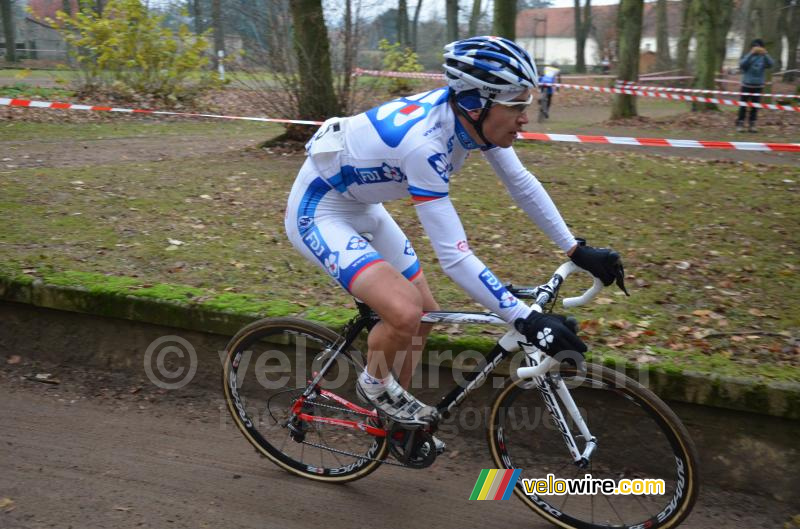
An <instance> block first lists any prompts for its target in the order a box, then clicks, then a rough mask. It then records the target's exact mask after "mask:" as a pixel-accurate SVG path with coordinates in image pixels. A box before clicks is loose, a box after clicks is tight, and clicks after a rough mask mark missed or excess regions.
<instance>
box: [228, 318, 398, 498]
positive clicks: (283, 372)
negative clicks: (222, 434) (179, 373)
mask: <svg viewBox="0 0 800 529" xmlns="http://www.w3.org/2000/svg"><path fill="white" fill-rule="evenodd" d="M340 340H341V337H340V336H339V335H338V334H336V333H335V332H333V331H331V330H330V329H327V328H325V327H322V326H320V325H316V324H314V323H311V322H308V321H304V320H299V319H295V318H267V319H264V320H259V321H257V322H254V323H252V324H250V325H248V326H247V327H245V328H244V329H242V330H241V331H239V333H237V334H236V336H234V337H233V338H232V339H231V341H230V343H228V346H227V348H226V350H225V358H224V361H223V370H222V371H223V373H222V377H223V387H224V393H225V400H226V402H227V405H228V410H229V411H230V413H231V416H232V417H233V420H234V422H235V423H236V426H237V427H238V428H239V430H241V432H242V434H244V436H245V437H246V438H247V440H248V441H249V442H250V443H251V444H252V445H253V446H254V447H255V448H256V450H257V451H258V452H259V453H260V454H262V455H264V456H265V457H267V458H268V459H270V460H271V461H272V462H274V463H275V464H277V465H278V466H280V467H282V468H284V469H286V470H288V471H289V472H291V473H293V474H297V475H299V476H303V477H306V478H310V479H314V480H317V481H328V482H345V481H352V480H355V479H359V478H362V477H364V476H366V475H367V474H369V473H371V472H373V471H374V470H375V469H377V468H378V466H379V465H380V464H381V460H382V459H383V458H384V457H386V453H387V450H388V443H387V438H386V437H375V436H372V435H370V434H369V433H367V432H366V431H362V430H358V429H354V428H348V427H345V426H343V425H342V422H343V421H347V422H350V423H352V422H357V423H362V424H363V423H364V422H365V421H368V420H369V419H370V417H368V416H367V415H365V414H363V413H359V412H357V411H353V410H351V409H349V408H347V407H346V405H345V404H344V403H343V400H342V399H344V400H346V401H350V402H352V403H357V402H358V401H357V400H356V395H355V381H356V379H357V377H358V375H359V373H360V372H361V370H362V369H363V366H364V362H363V357H362V355H361V353H360V352H359V351H357V350H356V349H353V348H350V349H346V350H344V351H342V352H341V353H340V354H339V355H338V356H337V357H336V359H335V360H334V362H333V364H332V365H331V366H330V367H329V369H328V370H327V371H326V372H325V373H324V376H323V378H322V380H321V381H320V382H319V384H318V389H319V390H320V391H316V392H315V393H314V396H313V399H310V400H307V401H305V402H306V404H304V405H303V408H302V410H301V411H302V413H303V414H304V416H306V417H312V418H313V419H315V420H298V419H297V414H296V413H293V411H292V407H293V406H294V405H295V403H296V402H297V401H298V398H300V397H301V396H302V395H303V392H304V391H305V390H306V388H307V387H308V386H309V383H310V381H311V380H312V379H313V378H314V375H315V374H316V373H317V372H319V371H320V370H321V368H322V367H323V366H324V365H325V364H326V363H327V360H328V359H329V358H330V356H331V353H332V350H333V347H334V346H335V345H336V344H337V342H340ZM322 390H324V391H322ZM325 392H331V393H332V394H333V395H332V394H331V393H325ZM370 425H372V426H379V423H377V422H374V420H373V422H370Z"/></svg>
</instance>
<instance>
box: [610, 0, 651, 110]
mask: <svg viewBox="0 0 800 529" xmlns="http://www.w3.org/2000/svg"><path fill="white" fill-rule="evenodd" d="M643 12H644V0H621V1H620V4H619V8H618V11H617V35H618V36H619V37H618V39H619V42H618V44H617V48H618V58H619V64H618V67H617V68H618V71H619V73H618V75H617V77H618V78H619V79H621V80H623V81H636V80H637V79H638V77H639V54H640V53H639V49H640V47H641V42H642V14H643ZM636 115H637V112H636V96H630V95H622V94H619V95H616V96H614V105H613V107H612V108H611V119H619V118H629V117H633V116H636Z"/></svg>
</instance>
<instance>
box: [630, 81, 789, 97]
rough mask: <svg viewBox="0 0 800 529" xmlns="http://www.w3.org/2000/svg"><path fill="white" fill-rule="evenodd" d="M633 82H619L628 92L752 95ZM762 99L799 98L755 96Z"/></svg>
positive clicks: (772, 95) (767, 95)
mask: <svg viewBox="0 0 800 529" xmlns="http://www.w3.org/2000/svg"><path fill="white" fill-rule="evenodd" d="M632 82H633V81H621V82H620V85H622V86H624V88H626V89H628V90H649V91H656V92H680V93H682V94H719V95H728V96H740V95H754V94H752V93H751V92H727V91H725V90H706V89H705V88H674V87H671V86H640V85H635V84H629V83H632ZM755 95H762V96H764V97H786V98H800V94H755Z"/></svg>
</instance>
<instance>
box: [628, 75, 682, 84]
mask: <svg viewBox="0 0 800 529" xmlns="http://www.w3.org/2000/svg"><path fill="white" fill-rule="evenodd" d="M684 79H694V77H692V76H691V75H671V76H669V77H667V76H660V77H644V76H641V77H639V81H682V80H684ZM620 82H622V83H632V82H633V81H620Z"/></svg>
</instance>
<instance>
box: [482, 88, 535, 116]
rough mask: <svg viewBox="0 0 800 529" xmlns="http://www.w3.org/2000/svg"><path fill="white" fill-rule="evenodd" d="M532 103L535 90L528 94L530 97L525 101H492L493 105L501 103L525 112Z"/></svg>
mask: <svg viewBox="0 0 800 529" xmlns="http://www.w3.org/2000/svg"><path fill="white" fill-rule="evenodd" d="M531 103H533V92H530V93H529V94H528V99H526V100H525V101H497V100H494V101H492V104H493V105H501V106H504V107H509V108H513V109H514V110H517V111H519V112H525V111H526V110H527V109H528V107H529V106H530V105H531Z"/></svg>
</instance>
